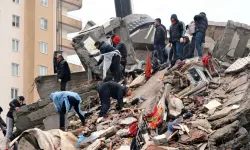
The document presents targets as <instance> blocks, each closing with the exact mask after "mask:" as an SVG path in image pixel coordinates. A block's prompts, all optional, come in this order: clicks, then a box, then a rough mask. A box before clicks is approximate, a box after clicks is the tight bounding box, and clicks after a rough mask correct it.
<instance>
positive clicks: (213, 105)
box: [204, 100, 221, 110]
mask: <svg viewBox="0 0 250 150" xmlns="http://www.w3.org/2000/svg"><path fill="white" fill-rule="evenodd" d="M219 106H221V103H220V102H218V101H217V100H212V101H210V102H209V103H208V104H206V105H204V107H206V108H207V109H208V110H210V109H213V108H217V107H219Z"/></svg>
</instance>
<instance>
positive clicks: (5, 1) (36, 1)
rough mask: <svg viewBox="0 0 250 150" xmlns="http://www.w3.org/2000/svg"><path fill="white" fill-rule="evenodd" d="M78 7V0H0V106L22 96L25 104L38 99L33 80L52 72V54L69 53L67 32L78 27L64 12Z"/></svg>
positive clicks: (80, 2) (6, 108) (4, 107)
mask: <svg viewBox="0 0 250 150" xmlns="http://www.w3.org/2000/svg"><path fill="white" fill-rule="evenodd" d="M81 7H82V0H59V1H57V0H1V1H0V53H1V55H0V70H1V71H0V83H1V85H0V95H1V100H0V106H1V107H2V108H3V109H4V115H5V114H6V112H7V111H8V108H9V106H8V104H9V102H10V101H11V100H12V99H14V98H16V97H17V96H18V95H24V96H25V98H26V103H28V104H29V103H32V102H35V101H37V100H39V96H38V93H37V90H36V87H35V83H34V80H35V78H36V77H37V76H40V75H49V74H54V68H53V54H54V51H56V50H63V51H64V52H63V53H64V55H65V56H69V55H73V54H75V52H74V51H73V48H72V46H71V45H70V40H68V39H67V34H68V33H73V32H78V31H80V30H81V29H82V23H81V21H80V20H75V19H72V18H70V17H69V16H68V15H67V12H69V11H74V10H78V9H80V8H81Z"/></svg>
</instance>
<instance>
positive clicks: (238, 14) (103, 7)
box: [70, 0, 250, 27]
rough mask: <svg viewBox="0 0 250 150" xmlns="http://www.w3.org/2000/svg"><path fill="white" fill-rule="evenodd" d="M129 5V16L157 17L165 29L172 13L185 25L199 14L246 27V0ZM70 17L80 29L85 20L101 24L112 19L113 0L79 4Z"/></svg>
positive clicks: (249, 1) (147, 0)
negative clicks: (72, 16)
mask: <svg viewBox="0 0 250 150" xmlns="http://www.w3.org/2000/svg"><path fill="white" fill-rule="evenodd" d="M132 3H133V13H136V14H148V15H149V16H151V17H152V18H157V17H159V18H161V19H162V22H163V24H164V25H166V27H169V25H170V16H171V14H173V13H175V14H177V16H178V18H179V20H182V21H184V22H185V24H187V23H189V22H191V21H192V19H193V17H194V15H195V14H198V13H200V12H202V11H203V12H205V13H206V14H207V18H208V20H209V21H218V22H226V21H227V20H233V21H239V22H243V23H246V24H250V18H249V17H248V15H249V14H250V9H249V7H250V0H132ZM70 15H74V16H75V17H78V18H81V20H82V21H83V25H85V23H86V22H87V21H88V20H93V21H94V22H96V23H102V22H103V21H104V20H107V19H109V18H111V17H115V7H114V0H83V3H82V8H81V9H80V10H78V11H74V12H70Z"/></svg>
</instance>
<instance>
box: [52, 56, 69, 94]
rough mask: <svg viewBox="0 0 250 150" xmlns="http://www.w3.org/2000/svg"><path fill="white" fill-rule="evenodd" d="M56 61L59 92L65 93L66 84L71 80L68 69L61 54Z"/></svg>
mask: <svg viewBox="0 0 250 150" xmlns="http://www.w3.org/2000/svg"><path fill="white" fill-rule="evenodd" d="M56 59H57V63H58V65H57V79H58V82H59V83H60V84H61V91H66V85H67V82H68V81H70V80H71V74H70V69H69V65H68V63H67V61H66V60H65V59H64V58H63V56H62V55H61V54H59V55H57V56H56Z"/></svg>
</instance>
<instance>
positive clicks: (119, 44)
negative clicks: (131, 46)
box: [112, 35, 128, 76]
mask: <svg viewBox="0 0 250 150" xmlns="http://www.w3.org/2000/svg"><path fill="white" fill-rule="evenodd" d="M112 41H113V44H114V47H115V48H116V49H117V50H119V52H120V53H121V62H120V63H121V65H122V67H123V70H122V73H123V76H125V68H126V64H127V54H128V52H127V49H126V46H125V44H124V42H122V41H121V38H120V37H119V36H118V35H115V36H114V38H113V39H112Z"/></svg>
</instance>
